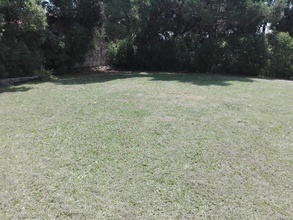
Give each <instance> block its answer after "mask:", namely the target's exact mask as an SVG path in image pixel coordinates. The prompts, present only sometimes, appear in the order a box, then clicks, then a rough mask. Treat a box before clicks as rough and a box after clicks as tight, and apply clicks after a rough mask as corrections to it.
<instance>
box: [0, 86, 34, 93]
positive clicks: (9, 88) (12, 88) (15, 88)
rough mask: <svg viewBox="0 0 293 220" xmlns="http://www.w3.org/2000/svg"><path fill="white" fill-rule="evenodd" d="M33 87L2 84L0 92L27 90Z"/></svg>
mask: <svg viewBox="0 0 293 220" xmlns="http://www.w3.org/2000/svg"><path fill="white" fill-rule="evenodd" d="M31 89H32V87H26V86H2V87H0V94H2V93H10V92H27V91H29V90H31Z"/></svg>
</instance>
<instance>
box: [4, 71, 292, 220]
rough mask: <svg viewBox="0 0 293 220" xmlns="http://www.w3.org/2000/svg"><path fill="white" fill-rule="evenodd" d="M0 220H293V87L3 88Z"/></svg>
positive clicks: (157, 79)
mask: <svg viewBox="0 0 293 220" xmlns="http://www.w3.org/2000/svg"><path fill="white" fill-rule="evenodd" d="M0 134H1V135H0V162H1V165H0V219H293V82H292V81H282V80H264V79H251V78H243V77H232V76H221V75H208V74H206V75H204V74H193V75H192V74H175V73H116V74H97V75H87V76H83V77H64V78H60V79H58V80H55V81H52V82H44V83H37V84H24V85H19V86H12V87H6V88H0Z"/></svg>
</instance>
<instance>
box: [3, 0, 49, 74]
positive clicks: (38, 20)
mask: <svg viewBox="0 0 293 220" xmlns="http://www.w3.org/2000/svg"><path fill="white" fill-rule="evenodd" d="M1 14H2V28H0V29H1V30H0V35H2V39H1V42H0V43H1V47H0V65H1V66H2V68H1V69H2V70H1V74H0V75H1V76H2V77H4V76H24V75H31V74H34V73H35V72H36V71H37V70H38V69H39V68H40V67H41V66H42V65H43V64H44V55H43V52H42V50H41V45H42V44H43V42H44V40H45V28H46V26H47V23H46V16H45V11H44V10H43V8H42V7H41V6H40V1H37V0H15V1H9V0H1V1H0V15H1ZM0 17H1V16H0ZM3 18H4V23H3ZM0 23H1V22H0ZM0 25H1V24H0Z"/></svg>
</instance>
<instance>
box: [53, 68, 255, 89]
mask: <svg viewBox="0 0 293 220" xmlns="http://www.w3.org/2000/svg"><path fill="white" fill-rule="evenodd" d="M138 77H143V78H149V80H150V81H177V82H182V83H191V84H195V85H198V86H230V85H232V84H233V81H238V82H250V83H251V82H254V80H253V79H251V78H248V77H244V76H231V75H222V74H213V73H204V74H203V73H201V74H199V73H168V72H137V71H129V72H126V71H121V72H95V71H92V72H87V73H86V74H79V75H75V76H66V77H62V78H60V79H58V80H56V83H58V84H62V85H76V84H91V83H106V82H109V81H114V80H121V79H128V78H138Z"/></svg>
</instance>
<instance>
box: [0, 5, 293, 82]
mask: <svg viewBox="0 0 293 220" xmlns="http://www.w3.org/2000/svg"><path fill="white" fill-rule="evenodd" d="M97 27H99V28H105V33H106V35H107V40H108V41H109V64H111V65H114V66H115V67H119V68H128V69H148V70H161V71H192V72H197V71H198V72H211V71H215V72H225V73H230V74H240V75H254V76H259V75H265V76H269V77H281V78H290V77H292V76H293V73H292V69H293V59H292V37H293V29H292V28H293V7H292V1H291V0H274V1H273V0H269V1H263V0H242V1H238V0H144V1H140V0H104V1H100V0H48V1H44V0H43V1H41V0H14V1H9V0H0V77H16V76H24V75H32V74H36V73H38V72H39V70H40V69H44V68H45V69H48V70H54V72H55V73H56V74H63V73H67V72H68V68H70V67H73V66H74V65H75V64H77V63H83V62H84V60H85V55H86V54H87V52H88V50H89V47H90V42H91V40H92V37H93V31H94V30H95V29H96V28H97Z"/></svg>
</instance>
